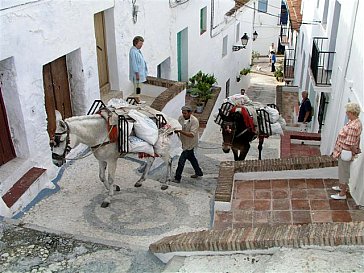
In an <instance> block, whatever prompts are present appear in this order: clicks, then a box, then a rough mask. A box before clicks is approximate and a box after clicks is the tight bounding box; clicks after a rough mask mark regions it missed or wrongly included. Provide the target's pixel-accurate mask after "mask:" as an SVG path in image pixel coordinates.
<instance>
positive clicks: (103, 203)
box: [101, 201, 110, 208]
mask: <svg viewBox="0 0 364 273" xmlns="http://www.w3.org/2000/svg"><path fill="white" fill-rule="evenodd" d="M109 205H110V203H109V202H105V201H104V202H102V204H101V207H102V208H107V207H108V206H109Z"/></svg>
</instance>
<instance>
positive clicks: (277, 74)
mask: <svg viewBox="0 0 364 273" xmlns="http://www.w3.org/2000/svg"><path fill="white" fill-rule="evenodd" d="M274 77H276V79H277V80H278V79H279V78H282V77H283V70H282V68H281V67H277V68H276V71H275V72H274Z"/></svg>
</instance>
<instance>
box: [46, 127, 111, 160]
mask: <svg viewBox="0 0 364 273" xmlns="http://www.w3.org/2000/svg"><path fill="white" fill-rule="evenodd" d="M64 123H65V124H66V128H67V129H66V131H64V132H62V133H55V134H54V138H53V142H54V143H55V144H56V145H55V147H58V146H59V144H60V142H61V137H62V135H64V134H67V136H66V147H65V149H64V151H63V154H62V155H58V154H56V153H52V159H55V160H62V161H63V162H65V161H66V160H79V159H83V158H86V157H88V156H90V155H91V154H92V153H95V152H96V151H97V150H98V149H99V148H101V147H102V146H105V145H107V144H110V143H111V142H110V141H106V139H107V138H108V137H109V134H110V132H111V130H112V129H113V126H110V130H109V132H108V134H107V135H106V137H105V139H104V141H103V142H101V143H100V144H98V145H96V146H93V147H91V151H90V152H89V153H88V154H86V155H84V156H80V157H77V158H66V155H67V154H68V153H69V152H70V151H71V149H72V147H71V146H70V145H69V144H70V128H69V126H68V124H67V122H65V121H64Z"/></svg>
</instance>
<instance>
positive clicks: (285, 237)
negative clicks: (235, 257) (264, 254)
mask: <svg viewBox="0 0 364 273" xmlns="http://www.w3.org/2000/svg"><path fill="white" fill-rule="evenodd" d="M309 245H311V246H312V245H315V246H337V245H364V222H350V223H312V224H307V225H279V226H274V227H271V226H261V227H255V228H238V229H229V230H225V231H216V230H204V231H198V232H188V233H182V234H178V235H172V236H168V237H165V238H163V239H161V240H159V241H157V242H155V243H153V244H151V245H150V246H149V250H150V251H151V252H153V253H154V255H156V256H157V257H158V258H160V259H161V260H162V261H163V262H166V261H168V260H169V259H170V258H172V257H173V256H174V255H179V256H183V255H186V254H185V253H186V252H196V251H197V252H198V251H213V252H216V251H243V250H253V249H266V248H271V247H302V246H309ZM177 253H178V254H177Z"/></svg>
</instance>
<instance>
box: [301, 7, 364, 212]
mask: <svg viewBox="0 0 364 273" xmlns="http://www.w3.org/2000/svg"><path fill="white" fill-rule="evenodd" d="M324 2H325V1H321V2H320V5H319V7H317V6H316V4H317V2H316V1H304V9H303V21H305V22H314V21H317V20H318V21H322V20H323V13H324ZM337 4H340V17H339V23H338V29H337V34H336V36H337V37H338V38H337V40H336V46H335V49H334V50H335V52H336V53H335V58H334V62H333V66H332V77H331V86H329V87H324V88H323V87H317V86H314V85H313V79H312V76H311V75H310V74H309V80H308V81H307V80H306V79H307V76H306V75H307V73H308V72H309V71H310V69H309V65H310V58H309V57H310V55H311V50H312V41H313V37H328V38H329V40H328V41H330V39H331V41H333V40H334V38H333V37H334V36H335V35H334V36H333V34H332V31H333V24H334V22H335V20H336V19H335V18H334V12H335V1H334V0H329V7H328V15H327V24H326V25H322V24H320V23H313V24H305V25H302V26H301V29H300V34H299V39H298V46H297V50H298V52H297V54H296V56H297V59H296V71H295V76H296V77H295V84H297V85H299V88H300V90H303V89H305V88H306V89H308V91H309V93H310V99H311V101H313V100H314V103H315V114H316V115H315V117H316V118H315V121H314V124H313V126H312V129H313V131H317V130H318V123H317V112H318V102H319V96H320V94H321V92H326V93H327V94H328V95H329V103H328V106H327V113H326V118H325V122H324V126H323V129H322V132H321V137H322V140H321V146H320V150H321V153H322V154H325V155H329V154H331V153H332V150H333V147H334V144H335V141H336V138H337V135H338V132H339V130H340V129H341V128H342V127H343V126H344V124H345V123H346V122H347V117H346V114H345V105H346V103H347V102H349V101H351V102H356V103H358V104H359V105H360V106H361V108H362V112H361V114H360V116H359V118H360V119H361V121H362V123H363V122H364V112H363V108H364V92H363V90H364V89H363V87H364V86H363V74H364V67H363V45H364V42H363V25H364V19H363V16H361V14H362V12H363V11H364V4H363V1H358V0H355V1H344V0H338V2H337ZM302 37H304V38H303V43H302ZM301 45H302V46H301ZM325 49H326V50H327V51H329V48H324V50H325ZM304 54H305V56H306V58H305V62H303V61H302V59H303V55H304ZM302 71H303V72H304V73H302ZM301 75H303V78H302V79H301ZM306 84H307V85H306ZM363 143H364V133H362V134H361V149H362V150H363V149H364V148H363ZM362 161H363V157H362V156H361V157H359V158H358V159H356V164H352V166H351V174H352V176H351V181H350V183H351V184H353V185H356V184H358V183H362V179H363V170H362V168H361V167H360V166H363V162H362ZM363 198H364V196H363V197H362V198H361V199H362V200H355V201H356V202H357V203H360V204H361V205H363V204H364V199H363Z"/></svg>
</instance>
